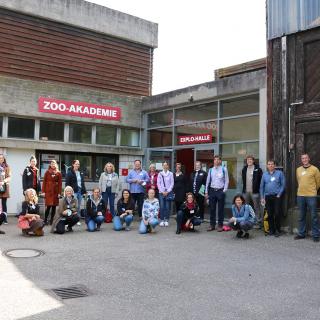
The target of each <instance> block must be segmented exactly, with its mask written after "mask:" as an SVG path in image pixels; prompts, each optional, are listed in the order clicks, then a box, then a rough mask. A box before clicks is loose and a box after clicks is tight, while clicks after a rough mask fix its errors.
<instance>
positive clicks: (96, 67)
mask: <svg viewBox="0 0 320 320" xmlns="http://www.w3.org/2000/svg"><path fill="white" fill-rule="evenodd" d="M152 62H153V49H152V48H149V47H147V46H143V45H140V44H136V43H133V42H129V41H126V40H121V39H117V38H113V37H109V36H106V35H103V34H99V33H95V32H91V31H87V30H84V29H79V28H76V27H72V26H68V25H64V24H61V23H57V22H53V21H48V20H44V19H40V18H36V17H31V16H26V15H23V14H20V13H16V12H13V11H9V10H5V9H0V74H5V75H10V76H15V77H20V78H27V79H32V80H39V81H56V82H60V83H68V84H77V85H83V86H86V87H92V88H96V89H104V90H110V91H114V92H119V93H122V94H129V95H141V96H149V95H151V85H152Z"/></svg>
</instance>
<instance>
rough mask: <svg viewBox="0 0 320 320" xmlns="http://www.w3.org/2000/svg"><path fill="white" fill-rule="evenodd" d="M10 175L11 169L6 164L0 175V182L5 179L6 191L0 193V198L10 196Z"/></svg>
mask: <svg viewBox="0 0 320 320" xmlns="http://www.w3.org/2000/svg"><path fill="white" fill-rule="evenodd" d="M10 177H11V170H10V167H9V166H8V165H7V166H6V167H4V168H3V172H2V177H1V179H0V181H1V182H4V180H6V182H5V184H6V191H5V192H4V193H0V198H10Z"/></svg>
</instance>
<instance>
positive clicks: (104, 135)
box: [96, 126, 117, 145]
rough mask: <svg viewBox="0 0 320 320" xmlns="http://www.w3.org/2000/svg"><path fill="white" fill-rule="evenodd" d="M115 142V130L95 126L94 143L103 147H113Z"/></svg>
mask: <svg viewBox="0 0 320 320" xmlns="http://www.w3.org/2000/svg"><path fill="white" fill-rule="evenodd" d="M116 141H117V129H116V128H113V127H106V126H97V129H96V143H97V144H103V145H115V144H116Z"/></svg>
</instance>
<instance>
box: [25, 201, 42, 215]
mask: <svg viewBox="0 0 320 320" xmlns="http://www.w3.org/2000/svg"><path fill="white" fill-rule="evenodd" d="M27 213H28V214H39V205H38V204H33V205H32V204H31V203H30V202H28V201H23V202H22V209H21V213H20V216H24V215H26V214H27Z"/></svg>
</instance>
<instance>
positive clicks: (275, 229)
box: [260, 160, 285, 237]
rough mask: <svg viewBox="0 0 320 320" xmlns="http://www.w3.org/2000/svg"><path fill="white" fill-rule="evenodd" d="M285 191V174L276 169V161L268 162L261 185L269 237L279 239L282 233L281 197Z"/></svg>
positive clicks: (262, 202)
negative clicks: (272, 236)
mask: <svg viewBox="0 0 320 320" xmlns="http://www.w3.org/2000/svg"><path fill="white" fill-rule="evenodd" d="M284 189H285V178H284V174H283V172H282V171H280V170H276V169H275V162H274V160H268V162H267V171H266V172H264V174H263V175H262V179H261V184H260V196H261V204H262V206H264V205H265V206H266V209H267V212H268V222H269V235H274V236H275V237H279V235H280V232H281V196H282V194H283V192H284Z"/></svg>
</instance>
